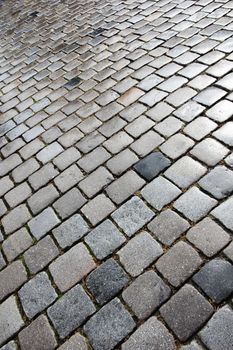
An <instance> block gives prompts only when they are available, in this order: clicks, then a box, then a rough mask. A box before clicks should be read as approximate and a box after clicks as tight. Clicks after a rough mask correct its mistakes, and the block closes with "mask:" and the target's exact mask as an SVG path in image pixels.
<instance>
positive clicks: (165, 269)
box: [156, 242, 202, 287]
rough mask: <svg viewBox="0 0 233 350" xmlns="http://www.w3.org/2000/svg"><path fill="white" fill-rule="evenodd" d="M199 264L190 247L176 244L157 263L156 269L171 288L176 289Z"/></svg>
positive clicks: (200, 261)
mask: <svg viewBox="0 0 233 350" xmlns="http://www.w3.org/2000/svg"><path fill="white" fill-rule="evenodd" d="M201 263H202V260H201V258H200V257H199V255H198V253H197V252H196V251H195V250H194V249H193V248H192V247H191V246H190V245H188V244H187V243H185V242H178V243H176V244H175V245H174V246H173V247H172V248H171V249H170V250H169V251H168V252H167V253H166V254H164V255H163V256H162V257H161V258H160V259H159V260H158V261H157V263H156V268H157V270H158V271H159V272H160V273H161V274H162V275H163V276H164V277H165V278H166V279H167V280H168V281H169V282H170V283H171V284H172V285H173V286H175V287H178V286H179V285H180V284H182V283H183V282H184V281H185V280H186V279H188V278H189V277H190V276H191V275H192V274H193V273H194V272H195V270H197V269H198V267H199V266H200V265H201ZM179 267H180V268H179Z"/></svg>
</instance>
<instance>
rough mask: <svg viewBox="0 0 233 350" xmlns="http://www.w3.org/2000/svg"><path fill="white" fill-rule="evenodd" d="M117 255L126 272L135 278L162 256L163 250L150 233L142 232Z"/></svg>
mask: <svg viewBox="0 0 233 350" xmlns="http://www.w3.org/2000/svg"><path fill="white" fill-rule="evenodd" d="M117 254H118V256H119V258H120V262H121V263H122V265H123V266H124V268H125V269H126V271H127V272H129V273H130V274H131V275H132V276H134V277H135V276H138V275H140V274H141V273H142V272H143V271H144V269H145V268H146V267H148V266H149V265H150V264H152V262H154V261H155V260H156V259H157V258H158V257H159V256H160V255H162V254H163V249H162V247H161V246H160V244H159V243H158V242H157V241H156V240H155V239H153V238H152V237H151V235H150V234H149V233H148V232H141V233H139V234H138V235H137V236H135V237H134V238H132V239H131V240H130V241H129V242H128V243H127V244H126V245H125V246H124V247H123V248H121V250H119V252H118V253H117Z"/></svg>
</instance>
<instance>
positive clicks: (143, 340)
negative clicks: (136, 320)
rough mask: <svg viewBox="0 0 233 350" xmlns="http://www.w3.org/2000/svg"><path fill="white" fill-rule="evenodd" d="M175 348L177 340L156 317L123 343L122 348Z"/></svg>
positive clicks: (124, 349) (168, 349)
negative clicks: (175, 340)
mask: <svg viewBox="0 0 233 350" xmlns="http://www.w3.org/2000/svg"><path fill="white" fill-rule="evenodd" d="M143 348H144V349H147V350H153V349H158V350H162V349H167V350H173V349H175V342H174V338H173V337H172V335H171V334H170V333H169V331H168V330H167V328H166V327H165V326H164V325H163V324H162V323H161V322H160V321H158V320H157V319H156V318H155V317H151V318H150V319H149V320H147V321H146V322H145V323H144V324H143V325H142V326H141V327H139V328H138V329H137V330H136V332H134V333H133V334H132V335H131V337H130V338H129V339H128V340H127V341H126V342H125V343H124V344H123V345H122V350H133V349H134V350H139V349H143Z"/></svg>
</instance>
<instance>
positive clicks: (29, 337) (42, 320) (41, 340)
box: [19, 315, 57, 350]
mask: <svg viewBox="0 0 233 350" xmlns="http://www.w3.org/2000/svg"><path fill="white" fill-rule="evenodd" d="M19 343H20V349H22V350H28V349H31V350H48V349H49V350H53V349H55V348H56V346H57V341H56V338H55V334H54V331H53V329H52V327H51V326H50V324H49V322H48V320H47V318H46V317H45V316H44V315H41V316H39V317H38V318H37V319H35V320H34V321H33V322H32V323H31V324H30V325H29V326H28V327H26V328H24V329H23V330H22V331H21V332H20V333H19Z"/></svg>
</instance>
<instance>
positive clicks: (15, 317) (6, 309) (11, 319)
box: [0, 296, 24, 344]
mask: <svg viewBox="0 0 233 350" xmlns="http://www.w3.org/2000/svg"><path fill="white" fill-rule="evenodd" d="M0 319H1V323H0V344H3V343H4V342H5V341H6V340H8V339H9V338H10V337H12V336H13V335H14V334H15V333H17V332H18V331H19V330H20V328H22V326H23V325H24V321H23V319H22V316H21V314H20V312H19V309H18V306H17V303H16V298H15V297H14V296H11V297H10V298H8V299H7V300H5V301H4V302H3V303H2V304H1V305H0ZM6 324H7V325H8V327H6V326H5V325H6Z"/></svg>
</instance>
